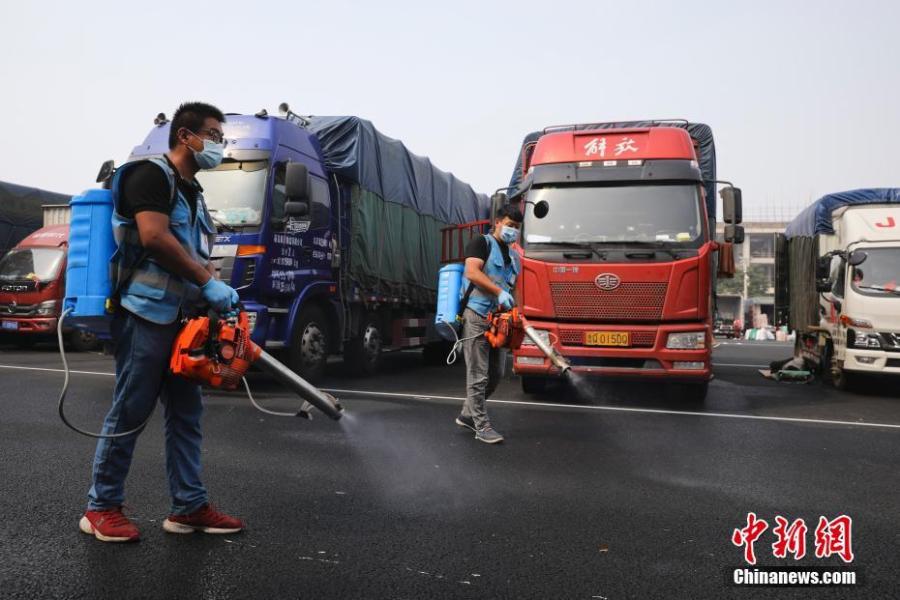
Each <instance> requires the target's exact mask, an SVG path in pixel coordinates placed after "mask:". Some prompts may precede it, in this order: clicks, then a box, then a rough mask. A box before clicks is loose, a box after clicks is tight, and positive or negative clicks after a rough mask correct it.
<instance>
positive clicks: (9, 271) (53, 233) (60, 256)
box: [0, 225, 96, 350]
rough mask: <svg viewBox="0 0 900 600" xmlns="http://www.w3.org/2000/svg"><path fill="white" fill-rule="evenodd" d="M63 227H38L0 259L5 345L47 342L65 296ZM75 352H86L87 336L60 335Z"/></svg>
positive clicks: (89, 342)
mask: <svg viewBox="0 0 900 600" xmlns="http://www.w3.org/2000/svg"><path fill="white" fill-rule="evenodd" d="M68 240H69V226H68V225H50V226H47V227H43V228H41V229H38V230H37V231H35V232H33V233H32V234H30V235H29V236H28V237H26V238H25V239H24V240H22V241H21V242H19V244H18V245H16V247H14V248H13V249H12V250H10V251H9V252H7V253H6V255H4V256H3V258H0V334H2V339H3V340H5V341H11V342H13V343H15V344H17V345H19V346H23V347H27V346H31V345H32V344H34V343H35V342H37V341H39V340H52V339H53V337H54V336H55V335H56V327H57V324H58V321H59V314H60V310H61V307H62V300H63V297H64V295H65V287H66V284H65V274H66V250H67V247H68ZM66 333H67V335H68V337H69V341H70V342H71V343H72V345H73V346H74V347H75V348H76V349H78V350H87V349H90V348H92V347H93V346H94V345H95V343H96V340H95V339H94V338H93V336H91V335H90V334H86V333H84V332H81V331H77V330H72V331H67V332H66Z"/></svg>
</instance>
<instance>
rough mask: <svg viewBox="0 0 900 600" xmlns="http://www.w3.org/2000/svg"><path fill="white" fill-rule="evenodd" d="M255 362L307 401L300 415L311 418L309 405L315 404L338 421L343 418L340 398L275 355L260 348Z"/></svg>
mask: <svg viewBox="0 0 900 600" xmlns="http://www.w3.org/2000/svg"><path fill="white" fill-rule="evenodd" d="M253 364H254V365H255V366H257V367H260V368H261V369H263V370H264V371H265V372H266V373H268V374H270V375H272V376H273V377H275V378H276V379H277V380H278V381H280V382H281V383H282V384H283V385H284V386H285V387H287V388H289V389H291V390H293V391H294V392H296V393H297V395H298V396H300V397H301V398H303V399H304V400H305V401H306V402H304V403H303V407H302V408H301V409H300V412H299V413H298V414H299V415H300V416H302V417H305V418H307V419H311V418H312V415H311V414H310V413H309V408H308V405H310V404H311V405H312V406H315V407H316V408H318V409H319V410H321V411H322V412H323V413H325V414H326V415H328V416H329V417H331V418H332V419H334V420H335V421H337V420H338V419H340V418H341V415H342V414H343V412H344V408H343V407H342V406H341V403H340V402H338V399H337V398H335V397H334V396H332V395H331V394H327V393H325V392H323V391H322V390H320V389H318V388H316V387H315V386H313V385H312V384H311V383H309V382H308V381H306V380H305V379H303V378H302V377H300V376H299V375H297V374H296V373H294V372H293V371H291V370H290V369H289V368H287V367H286V366H285V365H284V364H282V363H281V362H279V361H278V360H276V359H275V357H274V356H272V355H271V354H269V353H268V352H266V351H265V350H262V349H260V351H259V358H257V359H256V360H255V361H253Z"/></svg>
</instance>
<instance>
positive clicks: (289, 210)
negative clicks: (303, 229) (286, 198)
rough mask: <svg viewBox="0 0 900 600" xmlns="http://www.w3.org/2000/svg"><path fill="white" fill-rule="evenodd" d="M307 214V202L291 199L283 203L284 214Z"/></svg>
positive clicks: (289, 215) (291, 215) (287, 215)
mask: <svg viewBox="0 0 900 600" xmlns="http://www.w3.org/2000/svg"><path fill="white" fill-rule="evenodd" d="M308 214H309V202H306V201H303V202H299V201H291V202H285V203H284V216H286V217H305V216H306V215H308Z"/></svg>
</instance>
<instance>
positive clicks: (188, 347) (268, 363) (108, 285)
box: [57, 163, 343, 438]
mask: <svg viewBox="0 0 900 600" xmlns="http://www.w3.org/2000/svg"><path fill="white" fill-rule="evenodd" d="M111 170H112V165H111V164H110V163H107V164H105V165H104V169H103V170H101V172H100V176H99V177H98V179H97V181H98V182H100V181H105V180H107V179H108V178H109V175H110V173H111ZM69 206H70V207H71V220H70V224H69V255H68V264H67V267H66V297H65V300H64V301H63V312H62V314H61V315H60V318H59V323H58V326H57V340H58V342H59V352H60V358H61V359H62V363H63V370H64V373H65V379H64V381H63V387H62V390H61V391H60V395H59V400H58V412H59V417H60V419H62V422H63V423H65V424H66V426H68V427H69V428H70V429H72V430H73V431H76V432H78V433H80V434H82V435H87V436H90V437H95V438H119V437H124V436H128V435H132V434H134V433H137V432H138V431H140V430H141V429H143V428H144V426H145V425H146V424H147V423H148V422H149V421H150V416H151V415H152V413H151V415H148V416H147V419H146V420H145V421H144V422H143V423H141V424H140V425H139V426H137V427H136V428H134V429H132V430H130V431H124V432H121V433H115V434H102V433H93V432H90V431H86V430H84V429H81V428H79V427H77V426H76V425H74V424H72V423H71V422H70V421H69V420H68V419H67V418H66V415H65V412H64V410H63V405H64V403H65V398H66V392H67V391H68V387H69V364H68V361H67V360H66V353H65V349H64V347H63V335H62V331H63V321H64V320H65V319H67V318H70V319H72V321H74V325H75V326H76V327H80V328H84V329H87V330H90V331H92V332H93V333H95V334H97V336H98V337H99V338H100V339H109V338H110V334H109V322H110V319H111V315H112V313H113V312H114V308H115V306H114V302H113V296H115V295H116V293H115V292H116V291H117V290H114V289H113V284H112V278H111V273H110V258H111V257H112V256H113V254H114V253H115V251H116V243H115V239H114V238H113V231H112V226H111V223H112V213H113V198H112V191H111V190H108V189H91V190H87V191H86V192H84V193H83V194H82V195H80V196H75V197H74V198H72V201H71V202H70V203H69ZM251 364H255V365H256V366H258V367H261V368H262V369H263V370H265V371H266V372H267V373H269V374H270V375H272V376H274V377H275V378H276V379H278V381H280V382H281V383H282V384H284V385H285V386H286V387H288V388H290V389H291V390H293V391H294V392H296V393H297V394H298V395H299V396H300V397H301V398H303V400H304V401H305V402H304V404H303V406H301V408H300V409H299V410H298V411H296V412H294V413H288V412H276V411H271V410H267V409H265V408H263V407H261V406H259V405H258V404H257V403H256V401H255V400H254V399H253V396H252V394H250V388H249V386H248V385H247V380H246V379H245V378H244V374H245V373H246V372H247V370H248V369H249V368H250V365H251ZM169 366H170V369H171V371H172V372H173V373H174V374H175V375H179V376H182V377H186V378H188V379H190V380H192V381H196V382H198V383H202V384H206V385H209V386H211V387H213V388H219V389H235V388H236V387H237V385H238V383H239V382H241V381H243V383H244V386H245V388H246V390H247V395H248V397H249V399H250V402H251V403H252V404H253V406H254V407H256V408H257V409H259V410H261V411H262V412H264V413H266V414H271V415H276V416H301V417H305V418H312V415H311V414H310V412H309V406H310V405H311V406H315V407H316V408H318V409H319V410H321V411H322V412H324V413H325V414H326V415H328V416H329V417H331V418H332V419H335V420H337V419H340V418H341V413H342V410H343V409H342V408H341V405H340V403H339V402H338V401H337V399H336V398H334V397H333V396H331V395H330V394H326V393H325V392H323V391H321V390H319V389H317V388H316V387H314V386H313V385H311V384H310V383H309V382H308V381H306V380H305V379H303V378H302V377H300V376H298V375H297V374H295V373H294V372H293V371H291V370H290V369H289V368H288V367H286V366H285V365H283V364H282V363H280V362H279V361H277V360H276V359H275V358H274V357H272V356H271V355H270V354H268V353H267V352H265V351H264V350H263V349H262V348H260V347H259V346H257V345H256V344H254V343H253V342H252V341H251V340H250V327H249V320H248V318H247V313H246V312H244V311H243V310H240V309H239V310H236V311H233V312H232V313H229V314H227V315H221V316H220V315H216V314H210V315H207V316H201V317H196V318H193V319H189V320H188V321H187V322H186V324H185V326H184V328H183V329H182V331H181V332H180V333H179V335H178V337H177V338H176V341H175V344H174V347H173V349H172V356H171V360H170V364H169Z"/></svg>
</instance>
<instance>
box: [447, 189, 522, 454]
mask: <svg viewBox="0 0 900 600" xmlns="http://www.w3.org/2000/svg"><path fill="white" fill-rule="evenodd" d="M521 227H522V211H520V210H519V209H518V208H517V207H516V206H513V205H510V204H507V205H505V206H503V207H501V208H500V210H499V211H497V215H496V218H495V220H494V227H493V229H492V230H491V233H489V234H486V235H484V236H479V237H475V238H473V239H472V241H470V242H469V244H468V245H467V246H466V262H465V271H464V277H465V279H464V280H463V285H462V287H461V290H460V293H461V294H462V298H463V300H462V302H464V303H465V310H464V311H463V332H462V339H464V340H465V341H464V342H463V354H464V355H465V358H466V400H465V402H464V403H463V407H462V413H461V414H460V415H459V416H458V417H457V418H456V424H457V425H459V426H461V427H468V428H469V429H471V430H472V431H474V432H475V439H476V440H478V441H481V442H485V443H487V444H497V443H499V442H502V441H503V436H502V435H500V434H499V433H498V432H497V430H496V429H494V428H493V426H491V422H490V420H488V416H487V410H486V406H485V403H486V401H487V399H488V398H489V397H490V395H491V394H492V393H493V392H494V390H495V389H497V385H498V384H499V383H500V378H501V377H502V376H503V372H504V370H505V368H506V350H504V349H502V348H492V347H491V345H490V344H489V343H488V341H487V339H486V338H485V337H484V335H483V334H484V332H485V331H487V329H488V322H487V315H488V313H490V312H493V311H496V310H498V309H509V308H512V307H513V305H514V304H515V300H514V299H513V296H512V292H513V290H514V289H515V287H516V278H517V277H518V276H519V270H520V269H521V263H520V260H519V254H518V253H517V252H515V251H514V250H511V249H510V246H512V245H513V244H514V243H515V242H516V241H517V240H518V239H519V230H520V229H521ZM470 288H471V289H470Z"/></svg>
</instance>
